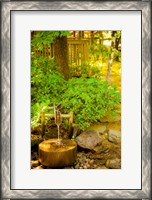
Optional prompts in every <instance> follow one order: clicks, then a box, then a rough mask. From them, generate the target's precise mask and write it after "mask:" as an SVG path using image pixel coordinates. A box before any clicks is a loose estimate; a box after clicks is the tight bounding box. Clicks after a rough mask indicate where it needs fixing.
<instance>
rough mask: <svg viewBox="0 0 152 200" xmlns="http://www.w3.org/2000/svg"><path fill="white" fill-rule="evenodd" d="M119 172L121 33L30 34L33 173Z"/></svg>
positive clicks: (67, 32) (70, 32)
mask: <svg viewBox="0 0 152 200" xmlns="http://www.w3.org/2000/svg"><path fill="white" fill-rule="evenodd" d="M53 168H55V169H120V168H121V31H117V30H116V31H106V30H104V31H32V32H31V169H53Z"/></svg>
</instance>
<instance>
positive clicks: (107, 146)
mask: <svg viewBox="0 0 152 200" xmlns="http://www.w3.org/2000/svg"><path fill="white" fill-rule="evenodd" d="M113 147H114V146H113V144H112V143H111V142H109V141H108V140H103V141H102V143H101V144H99V145H97V146H96V147H94V149H93V150H94V151H95V152H97V153H107V152H109V151H110V150H111V149H113Z"/></svg>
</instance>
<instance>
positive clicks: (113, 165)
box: [106, 159, 121, 169]
mask: <svg viewBox="0 0 152 200" xmlns="http://www.w3.org/2000/svg"><path fill="white" fill-rule="evenodd" d="M106 167H107V168H110V169H120V168H121V159H111V160H107V161H106Z"/></svg>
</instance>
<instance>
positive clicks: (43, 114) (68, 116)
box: [41, 105, 73, 135]
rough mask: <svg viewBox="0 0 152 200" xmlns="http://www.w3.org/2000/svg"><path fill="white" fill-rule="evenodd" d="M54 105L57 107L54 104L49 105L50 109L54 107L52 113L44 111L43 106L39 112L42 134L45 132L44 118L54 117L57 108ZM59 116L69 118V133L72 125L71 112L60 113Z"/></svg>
mask: <svg viewBox="0 0 152 200" xmlns="http://www.w3.org/2000/svg"><path fill="white" fill-rule="evenodd" d="M56 107H57V106H56V105H54V107H49V109H50V110H52V109H54V114H49V113H45V107H44V108H43V109H42V112H41V133H42V135H43V134H44V132H45V119H46V118H54V119H55V110H57V111H58V109H57V108H56ZM59 112H60V111H59ZM60 117H61V119H63V118H67V119H68V120H69V133H71V132H72V126H73V112H70V113H68V114H61V113H60Z"/></svg>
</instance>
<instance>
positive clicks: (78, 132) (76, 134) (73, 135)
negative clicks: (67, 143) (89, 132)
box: [72, 124, 81, 139]
mask: <svg viewBox="0 0 152 200" xmlns="http://www.w3.org/2000/svg"><path fill="white" fill-rule="evenodd" d="M72 128H73V133H72V139H74V138H76V137H77V136H78V135H80V133H81V130H80V127H78V126H77V125H75V124H73V127H72Z"/></svg>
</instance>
